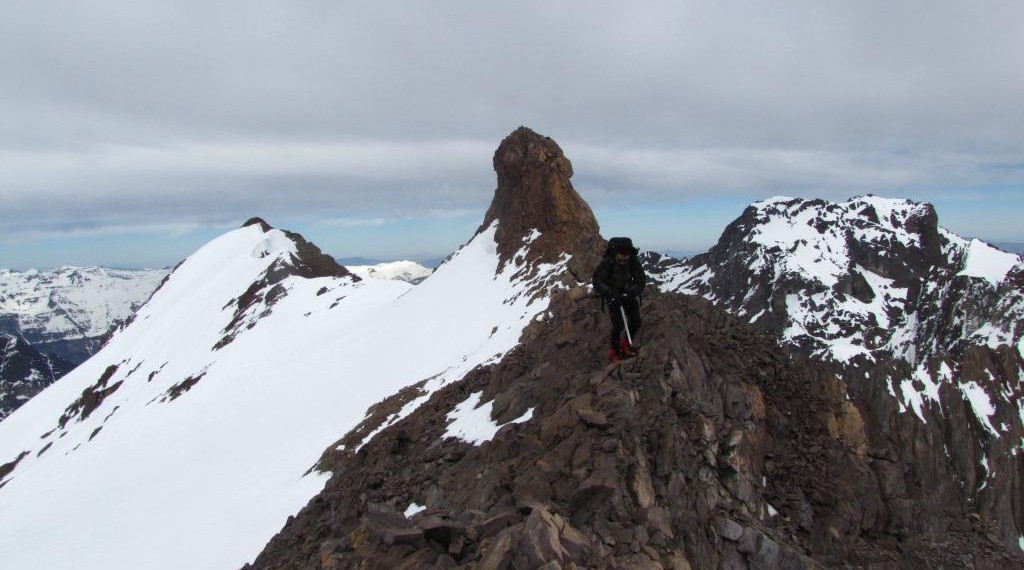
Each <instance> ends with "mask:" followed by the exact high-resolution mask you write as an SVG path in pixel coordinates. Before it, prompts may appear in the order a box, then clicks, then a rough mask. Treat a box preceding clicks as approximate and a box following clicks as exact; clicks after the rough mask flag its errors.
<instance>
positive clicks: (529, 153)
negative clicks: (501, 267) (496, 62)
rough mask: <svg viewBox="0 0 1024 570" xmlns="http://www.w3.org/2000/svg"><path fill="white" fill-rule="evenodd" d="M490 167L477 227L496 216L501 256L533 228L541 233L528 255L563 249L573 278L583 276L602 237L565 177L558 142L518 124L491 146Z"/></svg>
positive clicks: (567, 171) (540, 258)
mask: <svg viewBox="0 0 1024 570" xmlns="http://www.w3.org/2000/svg"><path fill="white" fill-rule="evenodd" d="M494 171H495V173H497V175H498V188H497V189H496V190H495V192H494V199H493V201H492V202H491V205H490V208H488V210H487V214H486V215H485V216H484V222H483V224H482V225H481V226H480V230H478V231H482V230H484V229H486V228H487V227H489V226H490V225H491V223H493V222H494V221H497V222H498V230H497V235H496V239H497V242H498V253H499V255H500V256H501V259H502V262H503V263H504V262H505V261H507V260H508V259H509V258H511V256H512V255H514V254H515V253H516V252H517V251H519V249H520V248H521V247H522V244H523V240H524V239H525V238H526V237H527V236H529V235H530V234H531V233H532V232H533V230H537V231H539V232H540V234H541V235H540V237H538V238H537V239H536V241H534V242H533V244H532V245H531V248H530V252H529V254H528V257H527V259H528V261H531V262H534V263H536V262H553V261H555V260H557V259H558V258H559V257H561V255H562V254H563V253H568V254H569V255H571V256H572V260H571V261H570V262H569V265H568V267H569V271H570V272H572V273H573V275H575V276H576V278H577V279H578V280H581V281H582V280H587V279H589V277H590V272H592V271H593V269H594V267H596V266H597V263H598V261H599V257H600V255H601V250H602V244H603V241H602V239H601V236H600V229H599V227H598V224H597V219H596V218H594V213H593V212H592V211H591V210H590V206H588V205H587V203H586V202H585V201H584V200H583V198H581V197H580V195H579V194H578V193H577V192H576V190H575V189H573V187H572V183H571V182H570V181H569V178H571V177H572V174H573V170H572V163H571V162H569V159H568V158H566V156H565V154H563V153H562V149H561V148H559V146H558V144H557V143H556V142H555V141H554V140H552V139H551V138H549V137H545V136H542V135H539V134H537V133H535V132H534V131H532V130H530V129H528V128H526V127H519V128H518V129H516V130H515V131H513V132H512V133H511V134H510V135H508V136H507V137H505V140H503V141H502V142H501V144H500V145H499V146H498V150H496V151H495V153H494Z"/></svg>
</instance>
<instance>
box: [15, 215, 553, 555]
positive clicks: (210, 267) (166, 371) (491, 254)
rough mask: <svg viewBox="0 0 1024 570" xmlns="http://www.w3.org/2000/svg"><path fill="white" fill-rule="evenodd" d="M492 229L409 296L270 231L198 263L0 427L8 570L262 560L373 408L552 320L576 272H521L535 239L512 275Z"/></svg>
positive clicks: (546, 268) (252, 233)
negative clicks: (547, 317) (554, 291)
mask: <svg viewBox="0 0 1024 570" xmlns="http://www.w3.org/2000/svg"><path fill="white" fill-rule="evenodd" d="M497 230H498V227H497V224H492V225H491V226H489V227H488V228H486V229H485V230H484V231H482V232H480V233H479V234H478V235H476V236H475V237H474V238H473V239H472V240H471V241H470V242H469V243H467V244H466V245H465V246H463V247H462V248H461V249H460V250H459V251H458V252H456V253H455V254H454V255H453V256H452V257H451V258H450V259H449V260H448V261H447V262H446V263H444V264H443V265H442V266H441V267H440V268H438V270H437V271H436V272H434V273H433V274H432V275H430V276H429V277H428V278H427V279H426V280H425V281H424V282H423V283H422V284H420V285H418V286H415V287H414V286H412V285H410V284H408V283H404V282H400V281H393V280H375V279H374V280H357V279H356V278H354V277H352V276H338V275H327V276H319V277H307V276H305V275H303V274H301V273H292V272H290V271H289V267H293V266H292V265H291V264H293V263H295V259H294V256H295V254H296V253H295V249H296V248H293V247H292V246H291V245H289V240H291V241H295V240H294V239H293V234H288V233H287V232H284V233H281V232H278V231H277V230H269V229H267V228H265V227H263V226H261V225H259V224H256V225H252V226H247V227H244V228H241V229H239V230H235V231H232V232H229V233H227V234H225V235H223V236H221V237H219V238H217V239H215V240H213V241H212V242H210V243H209V244H207V245H205V246H204V247H202V248H201V249H200V250H199V251H197V252H196V253H195V254H193V255H191V256H189V258H188V259H186V260H185V261H184V262H183V263H182V264H181V265H180V266H179V267H178V268H177V269H176V270H175V271H174V272H173V273H172V274H171V275H170V277H169V278H168V280H167V281H166V283H165V284H164V285H163V286H162V287H161V288H160V289H159V290H158V291H157V292H156V293H155V294H154V295H153V296H152V298H151V300H150V301H149V302H148V303H147V304H146V305H145V306H144V307H142V308H141V309H140V310H139V311H138V312H137V315H136V318H135V319H134V320H133V321H132V322H131V323H130V324H128V325H127V326H126V327H124V328H123V329H122V330H120V331H118V332H117V333H116V334H115V335H114V336H113V338H112V339H111V340H110V342H109V343H108V344H107V345H106V346H105V347H104V348H103V349H102V350H101V351H100V352H99V353H97V354H96V355H95V356H94V357H93V358H92V359H90V360H89V361H87V362H86V363H84V364H83V365H81V366H80V367H79V368H77V369H76V370H74V371H73V372H71V373H70V374H69V375H67V376H66V377H64V378H63V379H62V380H60V381H58V382H56V383H55V384H53V385H52V386H50V387H49V388H48V389H46V390H44V391H43V392H42V393H41V394H39V395H38V396H36V397H35V398H33V399H32V400H30V401H29V402H28V403H27V404H26V405H25V406H23V407H22V408H21V409H19V410H18V411H16V412H15V413H14V414H12V415H11V416H10V417H8V418H7V419H6V420H5V421H4V422H2V423H0V465H2V464H6V463H8V462H10V466H11V467H12V468H11V469H10V471H9V472H7V473H5V474H4V475H3V481H2V482H0V485H2V486H0V552H3V553H4V565H5V568H12V569H19V568H37V567H40V566H51V567H58V568H59V567H76V568H86V569H90V568H95V569H109V568H116V567H119V565H120V564H121V561H123V560H146V561H147V562H146V565H147V567H149V568H155V569H160V568H168V569H170V568H175V569H177V568H237V567H239V566H241V565H242V564H243V563H244V562H246V561H247V560H250V559H251V558H252V557H254V556H255V555H256V554H257V553H258V552H259V551H260V549H261V548H262V547H263V545H264V544H265V543H266V541H267V540H268V539H269V538H270V537H271V536H272V535H273V534H274V533H275V532H276V531H277V530H278V529H279V528H280V527H281V525H282V524H283V523H284V521H285V519H286V518H287V517H288V516H289V515H292V514H294V513H295V512H297V511H298V509H299V508H300V507H301V506H302V505H304V504H305V503H306V502H307V501H308V500H309V499H310V498H311V497H312V496H313V495H315V494H316V493H317V492H319V491H320V490H321V489H322V487H323V485H324V483H325V476H324V475H321V474H319V473H316V472H310V468H311V467H312V466H313V465H315V464H316V462H317V460H318V459H319V457H320V455H321V454H322V453H323V451H324V449H326V448H327V447H328V446H329V445H331V444H332V442H335V441H337V440H338V439H340V438H341V437H342V436H344V435H345V434H346V433H347V432H348V431H349V430H352V429H353V428H355V427H356V426H357V425H358V424H359V423H360V421H361V420H362V419H363V418H364V416H365V415H366V410H367V408H368V407H369V406H370V405H372V404H374V403H376V402H378V401H380V400H382V399H384V398H385V397H387V396H389V395H391V394H393V393H395V392H397V391H398V390H400V389H402V388H404V387H407V386H411V385H416V386H418V387H417V388H416V390H418V391H420V392H422V393H423V394H429V393H431V392H432V391H433V390H436V389H439V388H440V387H442V386H444V385H445V384H447V383H449V382H452V381H454V380H457V379H459V378H462V377H463V376H464V375H465V374H466V373H467V372H468V371H470V370H471V369H473V368H474V367H476V366H479V365H481V364H484V363H487V362H493V361H496V360H498V359H500V358H502V357H503V355H504V354H506V353H507V352H508V351H509V350H511V349H512V348H513V347H514V346H515V345H516V343H517V342H518V339H519V337H520V335H521V334H522V331H523V329H524V328H525V327H526V326H527V325H528V324H529V323H531V322H532V321H533V320H534V319H536V318H542V315H543V314H544V312H545V310H546V308H547V305H548V294H549V293H550V289H549V288H548V287H547V284H549V283H551V282H557V281H559V279H560V278H561V277H560V276H561V275H562V274H564V272H565V271H566V268H565V261H566V259H567V258H563V259H562V261H561V262H558V263H553V264H536V263H526V260H525V253H524V252H527V251H529V246H530V243H528V242H527V241H524V242H523V243H521V244H520V252H519V253H518V254H514V255H512V256H511V258H510V259H508V260H506V262H505V263H501V261H500V259H499V255H498V244H497V242H496V239H495V235H496V232H497ZM531 235H535V234H533V233H531ZM282 236H283V237H282ZM535 239H540V238H539V236H535ZM297 249H298V250H300V251H301V250H302V249H304V247H303V246H299V247H298V248H297ZM300 255H301V254H300ZM299 265H302V264H301V263H299ZM420 401H422V400H420ZM413 409H415V406H410V407H409V410H408V412H409V413H411V411H412V410H413ZM86 518H87V520H88V524H82V521H83V520H85V519H86ZM183 521H187V522H183ZM125 528H131V534H132V539H131V540H130V541H125V540H123V536H124V534H123V533H124V529H125ZM183 544H187V545H188V548H181V545H183Z"/></svg>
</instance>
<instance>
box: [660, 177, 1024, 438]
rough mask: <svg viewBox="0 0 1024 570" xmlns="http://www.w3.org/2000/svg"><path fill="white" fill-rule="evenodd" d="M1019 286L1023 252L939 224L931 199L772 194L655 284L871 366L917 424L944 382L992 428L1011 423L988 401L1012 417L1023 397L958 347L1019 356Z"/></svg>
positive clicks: (862, 367)
mask: <svg viewBox="0 0 1024 570" xmlns="http://www.w3.org/2000/svg"><path fill="white" fill-rule="evenodd" d="M1022 282H1024V261H1022V260H1021V258H1020V257H1018V256H1016V255H1013V254H1009V253H1006V252H1003V251H1001V250H999V249H997V248H995V247H993V246H991V245H989V244H987V243H985V242H982V241H980V240H967V239H964V238H962V237H960V236H957V235H956V234H954V233H952V232H949V231H947V230H945V229H943V228H941V227H939V225H938V217H937V215H936V213H935V210H934V208H933V207H932V206H931V205H929V204H925V203H917V202H913V201H910V200H903V199H890V198H880V197H877V196H862V197H857V198H852V199H850V200H847V201H844V202H835V203H834V202H828V201H825V200H805V199H800V198H785V197H775V198H771V199H768V200H764V201H761V202H758V203H755V204H753V205H751V206H750V207H749V208H747V210H746V211H745V212H744V213H743V215H742V216H740V217H739V218H738V219H737V220H735V221H734V222H733V223H731V224H730V225H729V227H728V228H726V230H725V232H724V233H723V234H722V237H721V239H720V240H719V242H718V244H717V245H715V247H713V248H712V249H711V250H710V251H708V252H707V253H705V254H702V255H698V256H696V257H694V258H691V259H689V260H687V261H685V262H684V263H682V264H680V265H679V266H677V267H676V268H674V269H672V270H669V271H668V272H667V274H666V278H665V279H664V281H663V285H662V288H663V289H667V290H671V291H681V292H686V293H691V294H697V295H701V296H704V297H706V298H708V299H710V300H712V301H714V302H716V303H718V304H720V305H722V306H724V307H725V308H727V309H728V310H729V311H731V312H733V313H734V314H736V315H739V316H741V317H743V318H744V319H746V320H748V321H749V322H751V323H756V324H758V325H761V326H763V327H765V328H767V329H769V330H771V331H772V332H774V333H776V334H777V335H779V337H780V339H781V341H782V342H783V343H784V344H788V345H791V346H794V347H797V348H799V349H801V350H803V351H805V352H807V353H809V354H812V355H814V356H816V357H818V358H821V359H822V360H825V361H831V362H833V363H835V364H836V365H837V366H838V367H839V368H838V369H839V370H842V371H843V373H844V374H853V373H854V371H858V370H859V371H861V372H864V373H867V372H866V371H868V370H873V371H874V372H873V374H872V378H875V377H877V381H878V382H882V383H884V384H885V385H886V388H887V389H888V390H889V391H890V392H891V393H892V394H893V396H894V397H895V398H896V399H897V400H898V402H899V404H900V406H901V409H902V410H903V411H905V412H908V413H913V414H915V415H916V416H918V417H919V418H921V419H922V420H924V419H925V418H927V417H928V414H929V412H928V410H929V409H932V410H935V409H939V407H940V406H939V400H940V398H939V392H940V388H941V387H943V386H953V387H955V389H957V390H959V391H960V392H961V393H962V394H963V396H964V399H965V401H969V402H970V403H971V404H970V405H971V407H972V409H973V411H974V413H975V415H976V416H977V417H978V418H979V422H980V424H979V425H981V426H985V427H986V429H989V431H990V432H991V434H992V435H993V436H996V437H1000V436H1002V435H1005V434H1006V433H1010V432H1009V431H1007V430H1009V429H1010V428H1009V427H1007V426H1010V425H1011V422H1003V423H999V422H994V421H992V420H991V419H990V416H992V415H993V413H995V412H993V410H995V409H1000V410H1002V411H1000V412H998V413H999V414H1005V413H1006V410H1009V409H1012V410H1015V413H1016V414H1020V413H1021V410H1022V408H1021V404H1020V402H1019V401H1017V399H1016V398H1015V397H1013V396H1012V392H1007V391H1006V390H1005V389H1003V388H1001V387H1000V382H1001V381H1002V380H1001V381H1000V382H997V381H995V380H992V376H991V373H990V372H991V369H988V370H986V369H985V368H984V366H980V365H979V364H978V362H980V360H979V359H978V358H977V357H971V358H967V357H965V356H964V354H966V353H969V352H970V351H971V350H991V351H1003V353H1004V354H1005V356H1003V357H1001V358H1005V359H1006V362H1010V363H1013V362H1021V361H1022V360H1021V354H1022V353H1024V328H1022V327H1021V322H1022V321H1021V319H1022V318H1024V295H1022V294H1021V293H1020V290H1021V283H1022ZM1004 367H1005V370H1010V371H1012V370H1015V369H1017V368H1019V367H1017V365H1015V364H1006V365H1004ZM1003 374H1007V376H1004V380H1005V378H1012V377H1013V375H1014V374H1018V375H1019V374H1024V370H1019V371H1018V372H1016V373H1014V372H1009V373H1006V372H1004V373H1003ZM982 396H985V397H984V398H983V397H982ZM997 402H1001V404H999V405H998V406H997V405H996V403H997ZM1000 406H1001V407H1000ZM1020 417H1024V415H1021V416H1020Z"/></svg>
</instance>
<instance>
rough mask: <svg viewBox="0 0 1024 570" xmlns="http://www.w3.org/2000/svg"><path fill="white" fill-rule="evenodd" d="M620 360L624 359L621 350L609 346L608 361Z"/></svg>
mask: <svg viewBox="0 0 1024 570" xmlns="http://www.w3.org/2000/svg"><path fill="white" fill-rule="evenodd" d="M620 360H622V357H621V356H619V350H618V349H616V348H609V349H608V362H611V363H615V362H619V361H620Z"/></svg>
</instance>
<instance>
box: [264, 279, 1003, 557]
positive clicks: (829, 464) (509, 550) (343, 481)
mask: <svg viewBox="0 0 1024 570" xmlns="http://www.w3.org/2000/svg"><path fill="white" fill-rule="evenodd" d="M585 296H586V291H585V289H582V288H581V289H575V290H569V291H565V292H563V293H561V294H559V295H558V296H556V298H555V299H554V300H553V301H552V305H551V307H550V311H551V314H552V317H551V318H549V319H547V320H545V321H544V322H539V323H536V324H535V325H534V326H532V327H531V328H530V329H528V330H527V331H526V333H525V334H524V342H523V343H522V344H521V345H520V346H519V347H518V348H516V349H515V350H514V351H513V352H512V353H511V354H509V355H508V356H507V357H506V358H505V359H504V360H503V361H502V362H500V363H498V364H495V365H491V366H487V367H482V368H478V369H476V370H474V371H473V372H472V373H470V374H469V375H467V376H466V378H465V379H463V380H462V381H460V382H458V383H456V384H453V385H450V386H448V387H446V388H445V389H443V390H442V391H439V392H437V393H435V394H434V395H433V396H432V397H431V398H430V399H429V400H428V401H427V402H426V403H424V404H423V405H422V406H421V407H420V408H419V410H418V411H417V412H416V413H413V414H411V415H409V416H407V417H406V418H404V419H403V420H401V421H399V422H397V423H395V424H393V425H391V426H389V427H387V428H386V429H384V430H383V431H381V432H380V434H379V435H377V437H375V438H373V439H371V440H370V441H369V442H367V443H365V445H363V446H362V447H361V448H359V450H358V451H352V449H354V446H351V445H348V446H345V449H348V450H349V451H338V448H336V447H332V451H329V452H328V454H327V455H326V456H325V459H324V461H323V463H322V465H325V466H330V468H331V469H332V470H333V473H334V477H333V478H332V479H331V481H330V482H329V483H328V485H327V487H326V488H325V490H324V492H323V493H322V494H321V495H320V496H318V497H317V498H316V499H314V500H313V501H312V502H311V503H310V504H309V505H308V506H307V507H306V508H305V509H303V511H302V512H300V513H299V514H298V516H296V517H295V518H294V519H290V520H289V523H288V524H287V525H286V526H285V528H284V529H283V530H282V532H281V533H280V534H279V535H278V536H277V537H275V539H274V540H273V541H271V543H270V544H269V545H268V546H267V548H266V549H265V550H264V552H263V554H261V555H260V557H259V558H257V560H256V561H255V562H254V563H253V564H252V565H251V566H247V568H251V569H267V570H269V569H285V568H303V569H305V568H455V567H464V568H542V567H543V568H680V569H682V568H715V567H725V568H780V567H786V568H822V567H843V566H844V565H850V566H853V567H868V566H870V567H873V568H905V567H920V566H925V565H933V566H939V567H959V566H960V565H961V564H962V563H963V562H964V561H965V560H969V561H970V564H971V565H972V566H970V567H974V568H1004V567H1011V566H1012V565H1014V564H1017V565H1019V564H1020V560H1019V559H1016V560H1015V559H1014V558H1013V557H1012V554H1011V553H1009V552H1008V551H1007V550H1006V549H1004V548H1003V547H1002V546H1001V545H998V544H993V543H991V542H990V541H989V540H988V539H987V537H986V535H985V534H984V532H985V531H986V530H987V529H984V528H980V529H979V527H978V525H979V524H980V521H978V520H975V519H972V518H971V513H969V512H967V511H966V510H964V509H959V510H957V509H951V510H950V511H949V512H942V513H935V514H936V515H938V514H941V515H942V516H943V519H942V520H943V521H944V522H943V523H937V522H935V521H933V520H931V519H921V520H917V521H914V520H908V521H902V522H904V523H907V524H909V525H910V526H909V527H908V529H907V533H906V534H905V535H903V536H901V537H897V536H896V535H894V534H892V533H891V525H892V523H893V521H892V515H893V513H892V511H891V510H890V509H889V508H888V506H887V497H886V493H888V492H889V491H890V490H891V489H890V487H891V484H890V485H889V486H880V485H879V479H880V478H884V477H887V478H889V479H890V480H895V479H897V478H898V475H896V474H895V473H893V472H891V470H890V469H891V467H890V466H889V465H888V463H886V464H885V465H878V464H879V463H883V462H885V460H884V458H881V457H879V456H878V455H877V453H878V451H877V450H875V449H872V447H871V446H870V441H869V436H868V433H867V431H868V430H867V427H866V426H865V423H864V418H863V417H862V416H861V414H860V413H859V411H858V410H857V408H856V407H855V406H854V405H853V404H852V403H851V402H850V401H849V400H848V399H847V397H846V394H845V387H844V386H843V384H842V382H840V381H839V380H838V379H837V378H836V377H835V375H834V374H833V373H832V372H831V370H830V369H829V368H828V367H827V366H826V365H823V364H820V363H816V362H813V361H809V360H806V359H804V358H803V357H795V356H793V355H790V354H786V353H785V352H784V351H783V350H782V349H781V348H780V347H779V346H778V345H777V343H776V342H775V340H774V339H773V338H772V337H770V336H768V335H766V334H763V333H762V332H760V331H758V330H757V329H756V328H755V327H752V326H750V325H748V324H745V323H743V322H742V321H740V320H738V319H736V318H735V317H732V316H729V315H727V314H726V313H724V312H723V311H721V310H719V309H717V308H715V307H713V306H712V305H711V304H710V303H708V302H706V301H704V300H702V299H699V298H695V297H688V296H680V295H670V294H662V293H651V294H650V295H648V298H647V300H646V301H645V304H644V314H645V318H646V319H647V320H646V322H647V324H646V325H645V326H646V327H647V328H646V330H645V332H644V339H645V345H644V348H643V349H642V350H641V353H640V356H639V357H637V358H635V359H633V360H629V361H627V362H626V363H624V364H622V365H621V366H619V367H610V368H602V367H601V366H600V365H598V364H597V362H596V359H595V355H597V354H599V353H600V352H601V348H602V347H603V337H601V335H595V334H593V330H594V329H595V328H598V327H601V326H602V325H603V324H604V322H603V321H604V319H605V318H606V317H605V315H603V314H601V312H600V311H599V309H598V308H597V307H595V306H594V305H593V304H592V303H587V302H583V301H580V299H585V298H586V297H585ZM412 396H413V394H411V393H409V394H399V395H397V396H395V398H394V401H385V402H382V403H381V404H380V406H379V407H378V408H377V409H375V410H373V413H372V414H371V417H370V418H369V421H368V424H369V425H368V426H367V427H372V425H373V424H375V423H380V422H382V421H383V420H384V419H385V418H386V417H387V416H388V415H389V414H390V413H391V412H390V410H393V409H395V408H398V407H401V406H402V405H404V402H406V401H408V399H410V398H411V397H412ZM474 396H475V397H477V398H478V399H479V401H482V402H487V403H489V404H490V406H491V410H492V412H491V417H492V418H493V421H494V423H495V424H496V425H502V426H504V427H501V428H500V429H498V430H497V432H496V433H495V434H494V436H493V438H492V439H490V440H489V441H485V442H483V443H480V444H479V445H473V444H472V443H469V442H466V441H464V440H461V439H459V438H456V437H450V436H447V435H446V434H447V432H446V427H447V424H448V423H449V422H450V421H451V418H450V414H451V412H452V410H453V409H455V408H456V407H457V406H458V405H459V404H460V403H462V402H465V401H467V400H468V399H470V398H472V397H474ZM528 410H532V417H531V419H530V420H529V421H525V422H519V423H513V422H512V420H513V419H515V418H520V417H522V416H523V415H524V413H526V412H527V411H528ZM342 443H352V441H351V440H349V441H346V440H343V442H342ZM880 473H881V475H879V474H880ZM912 493H913V494H914V495H916V497H915V498H914V499H908V500H922V499H923V497H922V496H921V494H922V493H927V490H925V489H917V490H912ZM416 506H418V507H421V508H422V510H419V511H418V512H414V511H415V509H412V510H410V507H416ZM940 527H941V528H940ZM979 532H980V533H979Z"/></svg>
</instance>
